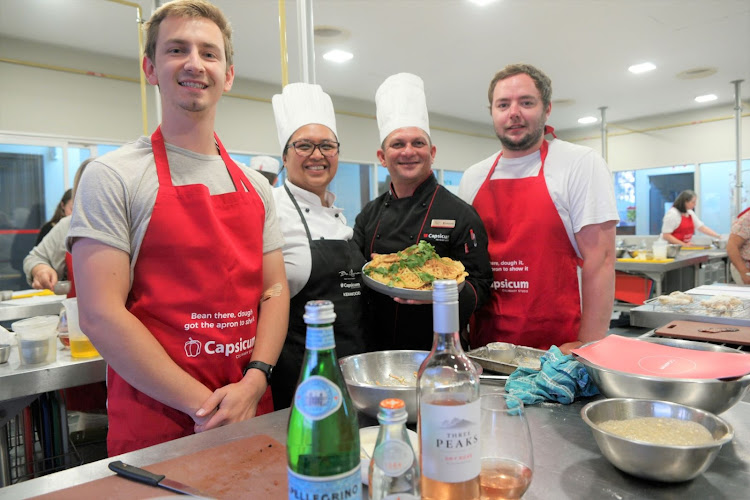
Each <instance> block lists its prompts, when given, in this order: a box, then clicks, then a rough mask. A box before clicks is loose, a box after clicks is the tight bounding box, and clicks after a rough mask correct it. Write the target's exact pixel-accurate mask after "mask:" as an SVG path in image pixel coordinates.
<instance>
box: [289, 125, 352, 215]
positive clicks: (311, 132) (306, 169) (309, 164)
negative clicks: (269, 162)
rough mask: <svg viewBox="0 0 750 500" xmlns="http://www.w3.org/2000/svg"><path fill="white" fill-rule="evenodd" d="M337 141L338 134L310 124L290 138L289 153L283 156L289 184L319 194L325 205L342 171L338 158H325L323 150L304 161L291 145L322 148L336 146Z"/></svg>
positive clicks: (317, 151) (304, 158)
mask: <svg viewBox="0 0 750 500" xmlns="http://www.w3.org/2000/svg"><path fill="white" fill-rule="evenodd" d="M337 140H338V139H336V134H334V133H333V132H332V131H331V129H329V128H328V127H326V126H325V125H320V124H317V123H311V124H309V125H304V126H302V127H300V128H298V129H297V130H296V131H295V132H294V133H293V134H292V136H291V137H290V138H289V141H288V142H287V149H286V151H285V153H284V155H283V156H282V159H283V160H284V167H285V168H286V169H287V178H288V179H289V182H291V183H292V184H294V185H295V186H297V187H300V188H302V189H304V190H305V191H310V192H311V193H315V194H317V195H318V196H320V197H321V201H322V200H323V199H324V197H325V192H326V190H327V189H328V185H329V184H330V183H331V181H332V180H333V178H334V176H335V175H336V171H337V170H338V168H339V157H338V154H337V155H335V156H332V157H327V156H323V154H322V153H321V152H320V148H314V150H313V153H312V154H311V155H310V156H307V157H305V156H301V155H299V154H298V153H297V151H296V150H295V149H294V146H292V143H294V142H297V141H307V142H311V143H313V144H320V143H322V142H326V141H328V142H333V143H335V142H336V141H337Z"/></svg>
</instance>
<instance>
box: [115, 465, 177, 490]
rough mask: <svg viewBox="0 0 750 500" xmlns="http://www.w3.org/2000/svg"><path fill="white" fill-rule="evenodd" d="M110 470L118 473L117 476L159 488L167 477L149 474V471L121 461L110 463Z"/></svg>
mask: <svg viewBox="0 0 750 500" xmlns="http://www.w3.org/2000/svg"><path fill="white" fill-rule="evenodd" d="M109 470H111V471H113V472H116V473H117V474H119V475H121V476H123V477H126V478H128V479H132V480H133V481H138V482H139V483H146V484H150V485H151V486H159V483H160V482H161V480H162V479H164V478H165V477H167V476H164V475H159V474H154V473H153V472H149V471H147V470H143V469H139V468H138V467H135V466H133V465H128V464H126V463H123V462H121V461H120V460H116V461H114V462H110V463H109Z"/></svg>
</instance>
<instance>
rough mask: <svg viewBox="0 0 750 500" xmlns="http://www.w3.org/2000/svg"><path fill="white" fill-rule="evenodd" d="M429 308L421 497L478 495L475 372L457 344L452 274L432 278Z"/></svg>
mask: <svg viewBox="0 0 750 500" xmlns="http://www.w3.org/2000/svg"><path fill="white" fill-rule="evenodd" d="M432 311H433V312H432V322H433V329H434V333H435V336H434V341H433V344H432V350H431V351H430V354H428V355H427V358H426V359H425V360H424V362H423V363H422V366H420V367H419V373H418V375H417V398H418V401H419V404H418V408H419V410H418V411H419V413H418V426H419V446H420V472H421V475H422V481H421V483H422V484H421V488H422V498H423V499H424V500H454V499H455V500H471V499H479V472H480V470H481V456H480V448H479V418H480V408H479V374H478V373H477V370H476V368H474V364H473V363H472V362H471V360H469V358H468V357H467V356H466V353H464V351H463V349H462V348H461V341H460V339H459V331H458V328H459V327H458V324H459V323H458V289H457V285H456V282H455V281H454V280H437V281H435V282H434V283H433V291H432Z"/></svg>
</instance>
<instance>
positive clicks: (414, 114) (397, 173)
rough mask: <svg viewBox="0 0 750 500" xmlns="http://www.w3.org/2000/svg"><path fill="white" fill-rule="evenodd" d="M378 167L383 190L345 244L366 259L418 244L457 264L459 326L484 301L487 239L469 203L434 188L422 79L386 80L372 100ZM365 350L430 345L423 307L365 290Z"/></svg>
mask: <svg viewBox="0 0 750 500" xmlns="http://www.w3.org/2000/svg"><path fill="white" fill-rule="evenodd" d="M375 104H376V107H377V118H378V128H379V131H380V140H381V146H380V149H379V150H378V153H377V154H378V158H379V159H380V163H381V164H382V165H383V166H384V167H386V168H387V169H388V173H389V174H390V176H391V185H390V190H389V191H388V192H387V193H384V194H383V195H381V196H379V197H378V198H376V199H375V200H373V201H371V202H370V203H368V204H367V205H365V207H364V208H363V209H362V212H360V214H359V215H358V216H357V218H356V220H355V224H354V239H353V241H354V242H355V243H356V244H357V245H358V246H359V248H360V249H361V250H362V253H363V254H364V256H365V258H366V259H367V260H370V259H371V255H372V254H373V253H378V254H388V253H395V252H398V251H400V250H404V249H405V248H407V247H409V246H411V245H414V244H416V243H419V242H420V241H426V242H428V243H430V244H432V245H433V246H434V247H435V251H436V252H437V253H438V255H440V256H441V257H450V258H451V259H453V260H458V261H461V262H462V263H463V265H464V267H465V268H466V272H468V273H469V276H468V277H467V278H466V284H465V286H464V288H463V290H461V292H460V294H459V311H460V312H459V322H460V328H461V329H462V330H464V329H465V327H466V325H467V324H468V322H469V317H470V316H471V315H472V313H474V311H476V310H478V309H479V308H480V307H481V306H482V304H484V302H485V300H486V299H487V298H488V297H489V293H490V286H491V284H492V269H491V268H490V261H489V255H488V252H487V233H486V232H485V229H484V225H483V224H482V221H481V219H480V218H479V215H477V213H476V211H475V210H474V208H473V207H471V205H468V204H467V203H465V202H464V201H462V200H461V199H460V198H458V196H455V195H454V194H452V193H451V192H450V191H448V190H447V189H445V188H444V187H443V186H440V185H439V184H438V183H437V179H436V178H435V175H434V174H433V172H432V163H433V161H434V160H435V152H436V148H435V146H434V145H433V144H432V140H431V139H430V125H429V119H428V115H427V102H426V99H425V94H424V84H423V82H422V79H421V78H419V77H418V76H416V75H412V74H410V73H399V74H396V75H393V76H390V77H388V78H387V79H386V80H385V81H384V82H383V84H382V85H381V86H380V88H378V90H377V93H376V94H375ZM368 307H369V309H370V316H369V317H370V318H371V320H370V324H369V325H368V326H369V328H370V333H369V334H368V335H369V337H370V338H369V339H368V348H369V350H389V349H419V350H429V349H430V348H431V346H432V337H433V332H432V306H431V303H430V302H421V301H414V300H405V299H400V298H395V299H394V298H392V297H389V296H387V295H384V294H381V293H378V292H376V291H374V290H368Z"/></svg>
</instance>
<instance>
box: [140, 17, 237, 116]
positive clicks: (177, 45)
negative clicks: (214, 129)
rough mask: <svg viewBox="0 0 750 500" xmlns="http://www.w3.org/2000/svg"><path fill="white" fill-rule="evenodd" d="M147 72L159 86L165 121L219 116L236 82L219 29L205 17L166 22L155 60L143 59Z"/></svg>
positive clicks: (161, 30)
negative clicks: (174, 117) (223, 97)
mask: <svg viewBox="0 0 750 500" xmlns="http://www.w3.org/2000/svg"><path fill="white" fill-rule="evenodd" d="M143 72H144V73H145V75H146V78H147V79H148V82H149V83H150V84H152V85H158V86H159V91H160V94H161V99H162V109H163V113H164V116H165V117H168V116H171V115H175V114H180V113H185V112H187V113H202V112H211V113H213V112H215V110H216V103H217V102H218V101H219V99H220V98H221V95H222V94H223V93H224V92H227V91H229V90H230V89H231V88H232V81H233V80H234V67H233V66H229V67H227V64H226V59H225V55H224V39H223V36H222V34H221V31H220V30H219V27H218V26H216V24H215V23H214V22H212V21H210V20H208V19H206V18H202V17H197V18H191V17H177V16H169V17H167V18H166V19H164V21H162V23H161V25H160V27H159V35H158V38H157V41H156V49H155V55H154V60H153V61H152V60H151V59H149V58H148V57H145V58H144V59H143Z"/></svg>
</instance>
